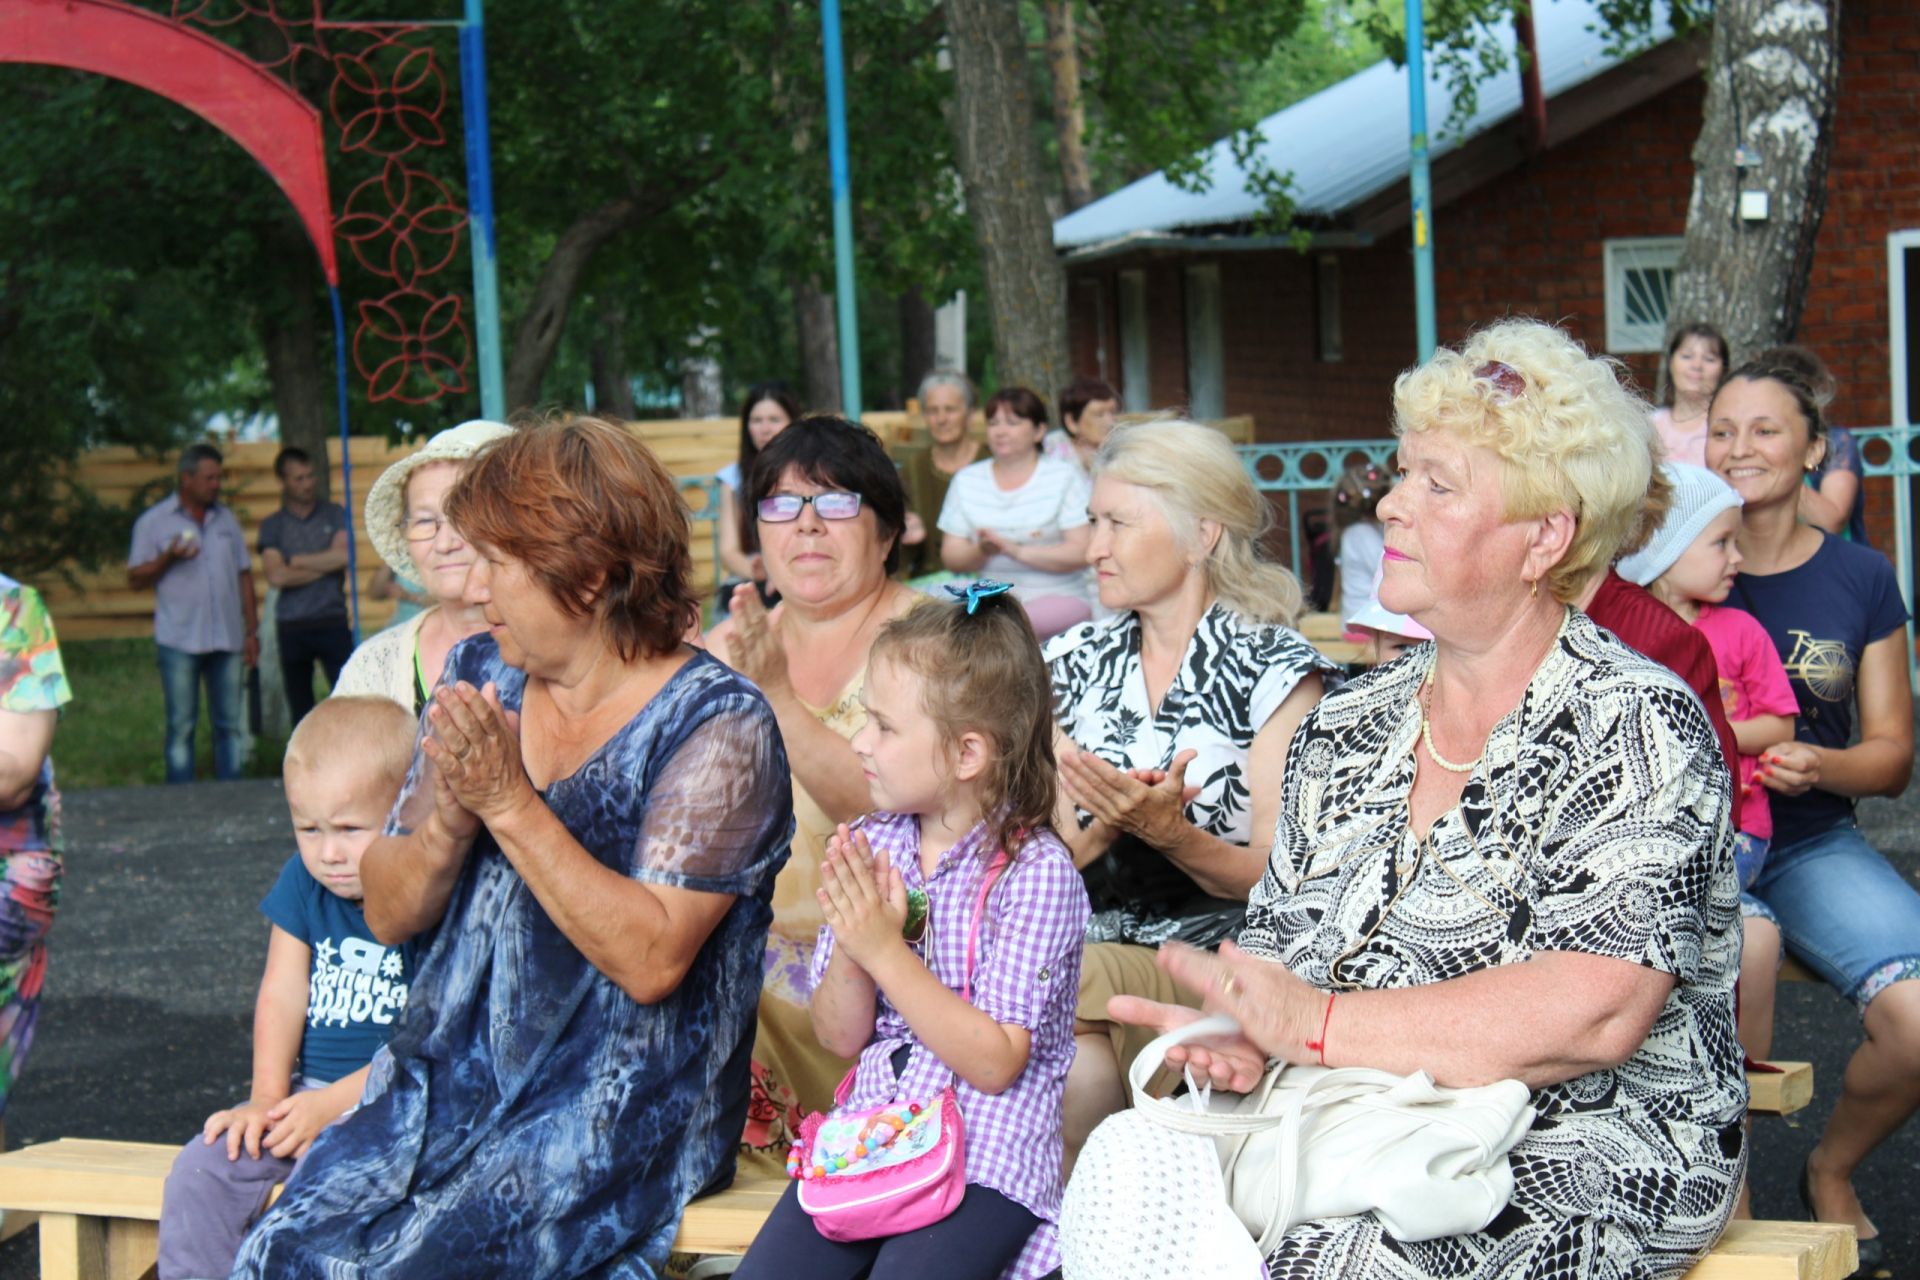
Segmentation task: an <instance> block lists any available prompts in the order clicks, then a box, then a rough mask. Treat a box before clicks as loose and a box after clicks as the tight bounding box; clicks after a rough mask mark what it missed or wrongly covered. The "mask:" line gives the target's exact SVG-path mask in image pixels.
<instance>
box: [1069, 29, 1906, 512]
mask: <svg viewBox="0 0 1920 1280" xmlns="http://www.w3.org/2000/svg"><path fill="white" fill-rule="evenodd" d="M1558 7H1560V6H1559V5H1555V6H1550V7H1547V8H1545V9H1543V10H1542V12H1543V13H1550V12H1552V10H1553V9H1554V8H1558ZM1842 14H1843V19H1842V21H1843V27H1842V32H1841V41H1840V43H1841V50H1842V69H1841V79H1840V96H1839V105H1838V108H1837V110H1836V113H1835V120H1834V135H1835V136H1834V146H1833V154H1832V160H1831V164H1830V167H1829V171H1828V195H1827V209H1826V215H1825V218H1824V220H1823V222H1822V224H1821V230H1820V235H1819V239H1818V242H1817V248H1816V257H1815V262H1814V267H1813V274H1812V278H1811V281H1810V284H1809V288H1808V293H1807V298H1806V305H1805V307H1804V309H1803V311H1802V315H1801V323H1800V330H1799V335H1798V337H1799V340H1800V341H1802V342H1804V343H1806V344H1807V345H1809V346H1811V347H1812V348H1813V349H1814V350H1816V351H1818V352H1819V353H1820V354H1821V355H1822V356H1823V357H1824V358H1825V359H1826V360H1827V361H1828V362H1829V364H1831V366H1832V367H1833V370H1834V373H1835V375H1836V376H1837V378H1838V380H1839V383H1840V393H1839V397H1838V399H1837V401H1836V403H1835V405H1834V420H1835V421H1838V422H1841V423H1853V424H1858V425H1863V426H1864V425H1871V426H1884V425H1887V424H1888V423H1890V422H1891V421H1892V412H1893V409H1892V405H1891V403H1890V394H1889V387H1890V382H1891V360H1892V357H1893V353H1892V352H1891V350H1890V335H1891V333H1892V331H1893V317H1892V315H1891V314H1890V305H1889V296H1888V284H1889V280H1888V277H1889V240H1888V237H1889V236H1890V235H1891V234H1893V233H1896V232H1900V231H1908V230H1912V231H1920V5H1915V4H1912V3H1910V2H1909V0H1872V2H1867V0H1862V2H1861V3H1855V4H1849V5H1847V6H1844V7H1843V9H1842ZM1552 35H1553V33H1551V32H1547V31H1544V30H1543V39H1544V38H1548V37H1550V36H1552ZM1545 52H1550V51H1543V59H1544V56H1545ZM1700 53H1701V46H1700V45H1699V43H1698V42H1697V41H1696V42H1693V43H1690V44H1689V43H1687V42H1681V41H1669V42H1668V43H1667V44H1666V45H1665V46H1663V47H1661V48H1660V49H1656V50H1654V51H1652V52H1649V53H1645V54H1642V55H1640V57H1638V58H1636V59H1633V60H1631V61H1627V62H1623V63H1620V64H1618V65H1616V66H1614V67H1613V68H1611V69H1610V70H1608V71H1606V72H1604V73H1603V74H1601V75H1598V76H1593V77H1591V78H1589V79H1587V80H1585V81H1583V82H1581V83H1578V84H1576V85H1574V86H1572V87H1570V88H1568V89H1567V90H1566V91H1564V92H1562V93H1557V94H1553V93H1552V90H1551V89H1550V90H1549V92H1550V94H1552V96H1551V97H1550V99H1549V103H1548V122H1549V133H1548V145H1547V147H1546V149H1544V150H1543V151H1541V152H1540V153H1538V154H1537V155H1534V156H1532V157H1530V158H1529V157H1526V156H1525V155H1524V154H1522V152H1521V147H1520V142H1519V138H1518V130H1519V124H1518V122H1517V121H1516V120H1513V119H1509V120H1506V121H1504V122H1500V123H1497V124H1495V125H1493V126H1492V127H1491V128H1489V129H1488V130H1487V131H1486V132H1485V133H1484V134H1483V135H1481V136H1479V137H1477V138H1474V139H1472V140H1471V141H1469V142H1466V143H1464V144H1463V145H1462V146H1460V147H1459V148H1457V149H1455V150H1454V151H1452V152H1451V153H1450V154H1448V155H1447V156H1445V157H1444V158H1442V159H1441V160H1439V161H1437V162H1436V164H1435V167H1434V186H1435V215H1434V227H1435V230H1434V244H1435V252H1434V257H1435V294H1436V301H1437V320H1438V326H1439V336H1440V340H1441V342H1443V343H1448V342H1453V341H1456V340H1458V339H1459V338H1461V337H1462V336H1463V335H1465V334H1466V333H1468V332H1469V331H1470V330H1472V329H1473V328H1474V327H1475V326H1478V325H1481V324H1485V323H1487V322H1488V321H1490V320H1494V319H1497V318H1499V317H1501V316H1505V315H1509V314H1515V315H1530V316H1535V317H1538V318H1541V319H1546V320H1552V321H1556V322H1559V323H1562V324H1564V325H1565V326H1566V327H1567V328H1568V329H1569V330H1570V331H1571V332H1573V333H1574V334H1575V335H1576V336H1577V337H1579V338H1580V339H1581V340H1582V341H1583V342H1585V343H1586V344H1587V345H1588V346H1589V347H1590V348H1592V349H1595V350H1615V351H1616V353H1618V354H1620V355H1621V358H1622V359H1624V360H1625V361H1626V362H1627V364H1628V365H1629V366H1630V367H1631V368H1632V369H1633V371H1634V374H1635V376H1636V378H1638V379H1639V380H1640V381H1641V383H1642V385H1643V387H1644V388H1645V389H1646V391H1647V393H1648V394H1649V395H1651V394H1652V390H1653V387H1654V379H1655V375H1656V370H1657V365H1658V356H1657V355H1656V354H1651V353H1646V352H1631V351H1622V350H1620V348H1619V346H1617V345H1615V344H1612V343H1610V342H1609V336H1610V335H1609V325H1608V261H1607V249H1608V245H1609V243H1610V242H1612V243H1613V244H1615V245H1616V246H1619V245H1620V244H1621V243H1622V242H1644V241H1646V240H1648V239H1649V238H1651V239H1655V240H1677V238H1678V237H1680V236H1681V235H1682V234H1683V233H1684V231H1685V226H1686V214H1687V203H1688V199H1689V196H1690V194H1691V189H1692V174H1693V165H1692V160H1691V158H1690V151H1691V149H1692V146H1693V141H1694V137H1695V134H1696V133H1697V132H1698V130H1699V126H1700V115H1701V108H1702V100H1703V96H1704V85H1703V83H1702V81H1701V78H1700V75H1699V73H1698V67H1699V59H1700ZM1330 92H1331V91H1330ZM1284 117H1285V113H1283V116H1282V117H1276V118H1275V119H1276V120H1281V119H1284ZM1403 118H1404V117H1403ZM1265 128H1267V129H1268V131H1269V132H1270V133H1271V130H1272V122H1270V123H1269V125H1268V126H1265ZM1401 168H1402V172H1404V164H1402V167H1401ZM1125 195H1127V193H1126V192H1122V193H1118V194H1117V196H1116V197H1110V199H1118V198H1119V197H1120V196H1125ZM1093 207H1096V206H1090V208H1093ZM1406 208H1407V205H1406V199H1405V196H1404V186H1403V185H1401V186H1396V187H1390V188H1387V189H1383V190H1381V191H1379V192H1378V193H1377V194H1375V195H1373V196H1371V197H1369V198H1367V199H1365V200H1362V201H1360V202H1357V203H1356V204H1353V205H1351V206H1349V207H1348V208H1346V209H1342V210H1336V211H1331V212H1332V214H1333V216H1331V217H1323V218H1322V219H1320V225H1323V226H1328V227H1330V228H1331V230H1330V231H1329V232H1328V233H1327V234H1325V235H1323V236H1322V238H1321V242H1320V243H1319V244H1317V245H1316V247H1315V248H1314V249H1312V250H1310V251H1308V252H1306V253H1302V252H1299V251H1297V250H1295V249H1293V248H1290V247H1287V246H1285V245H1276V244H1272V243H1271V242H1266V243H1263V242H1262V241H1260V240H1259V239H1258V238H1256V237H1252V236H1248V235H1244V234H1235V232H1237V231H1239V230H1241V229H1240V228H1227V227H1222V226H1213V227H1208V226H1188V227H1186V228H1184V229H1181V230H1180V231H1179V232H1178V233H1177V234H1172V233H1169V234H1157V235H1153V236H1150V237H1149V236H1146V235H1142V234H1138V233H1136V234H1135V235H1133V236H1131V237H1124V236H1123V237H1116V238H1114V239H1111V240H1109V241H1108V242H1107V243H1105V244H1100V245H1095V246H1090V247H1089V246H1082V247H1079V248H1076V249H1073V250H1070V251H1069V253H1068V261H1067V268H1068V277H1069V282H1070V283H1069V333H1070V336H1071V344H1072V354H1073V359H1074V362H1075V367H1076V368H1078V369H1082V370H1099V371H1103V372H1104V373H1105V375H1106V376H1107V377H1108V379H1109V381H1111V382H1113V383H1114V384H1115V385H1116V386H1117V387H1119V388H1121V391H1122V396H1123V399H1126V400H1128V401H1129V402H1130V407H1133V406H1137V405H1140V404H1146V403H1150V404H1152V405H1155V406H1168V405H1182V404H1188V403H1191V402H1194V401H1196V400H1201V399H1211V401H1212V403H1208V404H1205V405H1200V404H1196V405H1195V409H1196V412H1198V411H1201V410H1202V409H1203V408H1204V409H1207V410H1214V411H1218V412H1223V413H1226V414H1251V415H1252V416H1253V417H1254V419H1255V423H1256V428H1257V432H1258V438H1259V439H1261V440H1263V441H1285V440H1314V439H1322V440H1324V439H1350V438H1368V437H1378V436H1380V435H1383V434H1385V433H1386V432H1387V430H1388V427H1389V414H1390V407H1389V397H1390V393H1391V388H1392V382H1393V376H1394V374H1395V373H1397V372H1398V371H1399V370H1400V369H1402V368H1404V367H1406V366H1407V365H1408V364H1410V363H1412V361H1413V360H1414V357H1415V349H1414V348H1415V338H1414V310H1413V286H1412V270H1411V266H1410V262H1409V244H1410V241H1409V235H1408V231H1407V226H1406V221H1407V215H1406ZM1083 212H1084V211H1083ZM1062 225H1063V226H1065V225H1068V224H1065V223H1063V224H1062ZM1223 233H1225V234H1223ZM1912 261H1913V262H1914V267H1913V272H1914V283H1913V286H1912V289H1911V291H1910V300H1909V303H1908V306H1909V307H1910V308H1912V312H1913V314H1915V315H1916V316H1917V317H1920V249H1916V250H1915V251H1914V257H1913V259H1912ZM1129 291H1131V292H1132V293H1133V294H1134V295H1136V297H1135V298H1134V299H1133V300H1131V301H1130V300H1129V298H1128V296H1127V295H1128V293H1129ZM1141 294H1144V298H1143V299H1140V298H1139V297H1138V295H1141ZM1142 304H1144V305H1142ZM1197 308H1205V309H1206V310H1207V311H1208V312H1210V313H1217V319H1216V318H1213V316H1212V315H1208V316H1197V315H1196V314H1194V313H1195V311H1196V309H1197ZM1130 310H1131V314H1129V311H1130ZM1706 318H1707V319H1711V317H1706ZM1142 319H1144V326H1142V324H1141V323H1140V321H1141V320H1142ZM1913 328H1914V329H1920V325H1915V326H1913ZM1196 334H1197V335H1199V337H1200V341H1201V342H1202V343H1204V344H1206V346H1207V350H1206V351H1205V352H1202V353H1199V354H1200V356H1201V358H1200V359H1198V360H1196V359H1195V355H1196V351H1195V349H1194V339H1195V337H1196ZM1209 334H1213V335H1216V336H1212V337H1209V336H1207V335H1209ZM1129 341H1131V342H1132V343H1133V344H1134V348H1135V350H1134V354H1135V356H1136V357H1137V356H1138V354H1139V348H1140V347H1141V346H1142V345H1144V348H1145V354H1146V360H1145V361H1144V366H1145V369H1146V373H1147V377H1146V379H1145V381H1146V386H1145V388H1144V390H1143V389H1142V388H1141V387H1140V386H1139V385H1138V384H1139V382H1140V381H1141V380H1140V378H1139V377H1138V376H1137V374H1138V370H1139V369H1140V368H1141V365H1142V362H1141V361H1139V360H1138V359H1137V358H1136V359H1135V360H1133V361H1131V362H1130V361H1129V360H1128V359H1127V358H1126V357H1127V355H1128V352H1127V351H1126V350H1125V347H1126V344H1127V343H1128V342H1129ZM1916 348H1920V333H1914V334H1912V336H1911V337H1910V340H1909V347H1908V350H1907V351H1905V352H1902V353H1901V358H1902V359H1904V360H1907V361H1909V362H1910V365H1909V367H1914V368H1915V372H1916V375H1920V350H1916ZM1736 355H1737V353H1736ZM1130 373H1132V374H1135V375H1136V376H1135V377H1134V383H1135V385H1134V386H1133V387H1132V388H1131V389H1129V388H1128V386H1127V381H1128V375H1129V374H1130ZM1915 381H1917V382H1920V377H1916V379H1915ZM1916 395H1920V392H1916ZM1910 413H1911V416H1912V418H1913V419H1914V420H1920V404H1916V405H1914V406H1912V407H1911V409H1910ZM1889 493H1890V490H1889V488H1888V483H1887V482H1886V481H1873V482H1870V483H1869V485H1868V496H1869V515H1870V520H1871V522H1872V523H1873V525H1875V526H1876V528H1875V541H1876V542H1877V543H1878V544H1879V545H1881V546H1887V545H1890V544H1889V542H1888V541H1887V540H1886V539H1887V538H1888V537H1889V536H1890V531H1889V528H1888V525H1887V521H1888V519H1889V510H1890V499H1889V496H1888V495H1889Z"/></svg>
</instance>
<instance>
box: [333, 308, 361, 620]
mask: <svg viewBox="0 0 1920 1280" xmlns="http://www.w3.org/2000/svg"><path fill="white" fill-rule="evenodd" d="M327 296H328V297H330V298H331V299H333V375H334V381H335V383H336V384H337V386H336V395H337V398H338V400H339V401H340V506H341V507H342V509H344V510H345V511H346V513H347V591H348V593H349V594H350V595H351V596H352V598H353V642H354V643H355V644H359V643H360V557H359V555H358V554H357V550H356V548H355V546H354V532H353V428H352V425H351V415H349V414H348V412H347V317H346V315H345V313H344V312H342V311H341V309H340V286H339V285H336V284H330V285H328V286H327Z"/></svg>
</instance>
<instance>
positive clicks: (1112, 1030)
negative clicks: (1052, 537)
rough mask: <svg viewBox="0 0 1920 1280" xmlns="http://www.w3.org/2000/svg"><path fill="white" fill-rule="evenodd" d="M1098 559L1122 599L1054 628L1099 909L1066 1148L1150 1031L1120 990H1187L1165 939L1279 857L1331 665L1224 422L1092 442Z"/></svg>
mask: <svg viewBox="0 0 1920 1280" xmlns="http://www.w3.org/2000/svg"><path fill="white" fill-rule="evenodd" d="M1088 511H1089V513H1090V515H1091V516H1092V524H1091V526H1090V529H1091V536H1090V539H1089V542H1088V546H1087V559H1088V562H1089V563H1090V564H1091V566H1092V569H1093V573H1094V578H1095V581H1096V583H1097V585H1098V590H1099V599H1100V603H1101V605H1102V606H1104V607H1105V608H1107V609H1110V610H1113V611H1114V616H1112V617H1110V618H1107V619H1105V620H1103V621H1100V622H1093V623H1089V624H1087V625H1084V626H1080V627H1076V628H1074V629H1073V630H1071V631H1068V632H1066V633H1064V634H1062V635H1060V636H1058V637H1056V638H1055V639H1054V640H1053V641H1052V643H1050V644H1049V645H1048V646H1047V650H1046V654H1047V661H1048V665H1049V667H1050V669H1051V671H1052V675H1053V688H1054V711H1055V714H1056V715H1057V716H1058V718H1059V724H1060V729H1061V737H1060V739H1058V740H1057V741H1056V742H1055V754H1056V756H1057V758H1058V760H1059V767H1060V783H1061V787H1060V790H1061V796H1062V812H1061V813H1060V815H1059V817H1058V819H1057V820H1056V824H1055V825H1056V828H1057V829H1058V830H1059V831H1060V833H1061V835H1062V837H1063V838H1064V839H1066V840H1067V843H1068V846H1069V847H1070V848H1071V849H1072V850H1073V853H1074V861H1075V863H1076V864H1077V865H1078V866H1080V867H1081V868H1082V870H1083V871H1084V873H1085V874H1086V878H1087V887H1088V892H1089V894H1090V896H1091V897H1092V899H1093V908H1094V919H1093V922H1092V924H1091V926H1090V927H1089V929H1088V932H1087V942H1088V945H1087V949H1086V953H1085V956H1084V958H1083V961H1082V965H1081V982H1080V1000H1079V1006H1078V1010H1077V1015H1076V1017H1077V1022H1076V1025H1075V1035H1076V1039H1077V1041H1078V1051H1077V1053H1076V1055H1075V1058H1074V1063H1073V1068H1072V1070H1071V1072H1070V1073H1069V1075H1068V1077H1067V1097H1066V1117H1065V1119H1066V1138H1067V1148H1068V1157H1069V1160H1071V1158H1072V1156H1073V1154H1075V1153H1077V1152H1078V1150H1079V1147H1080V1144H1081V1143H1082V1142H1084V1141H1085V1139H1086V1136H1087V1134H1088V1133H1090V1132H1091V1131H1092V1129H1093V1127H1094V1125H1096V1124H1098V1123H1099V1122H1100V1121H1101V1120H1102V1119H1104V1118H1105V1117H1106V1116H1108V1115H1110V1114H1112V1113H1113V1112H1115V1111H1118V1110H1119V1109H1121V1108H1122V1107H1124V1106H1125V1105H1126V1090H1125V1077H1124V1074H1123V1070H1124V1067H1125V1066H1126V1064H1127V1063H1128V1062H1130V1061H1131V1059H1132V1058H1133V1056H1134V1055H1135V1054H1137V1053H1138V1052H1139V1050H1140V1048H1141V1047H1142V1046H1143V1045H1145V1043H1146V1041H1147V1040H1148V1039H1150V1038H1151V1037H1149V1036H1144V1035H1140V1034H1137V1033H1130V1032H1129V1030H1128V1028H1126V1027H1124V1026H1122V1025H1121V1024H1119V1023H1116V1022H1114V1021H1113V1020H1112V1019H1111V1018H1110V1017H1109V1016H1108V1014H1107V1001H1108V999H1109V998H1111V997H1113V996H1116V995H1134V996H1147V995H1149V993H1158V994H1154V995H1151V996H1150V998H1152V999H1158V1000H1180V999H1188V998H1189V997H1184V996H1183V995H1182V994H1181V993H1180V992H1179V991H1178V989H1177V988H1176V987H1175V986H1174V984H1173V983H1172V981H1171V979H1170V978H1168V977H1167V975H1166V974H1165V972H1164V971H1163V970H1161V969H1159V968H1158V967H1157V966H1156V965H1155V963H1154V957H1155V952H1156V951H1157V949H1158V948H1159V946H1160V945H1161V944H1162V943H1164V942H1167V941H1169V940H1174V939H1177V940H1179V941H1182V942H1186V943H1189V944H1191V945H1195V946H1213V945H1217V944H1218V943H1219V942H1220V941H1221V940H1222V939H1224V938H1227V937H1230V936H1231V935H1232V934H1233V932H1234V931H1235V930H1237V929H1238V927H1239V925H1240V921H1241V920H1242V918H1243V917H1244V913H1245V910H1246V903H1247V896H1248V894H1249V893H1250V892H1251V891H1252V889H1253V886H1254V885H1255V883H1257V882H1258V880H1259V878H1260V875H1261V873H1262V871H1263V870H1264V869H1265V867H1266V862H1267V846H1268V843H1269V842H1270V841H1271V839H1272V836H1273V829H1274V823H1275V820H1276V819H1277V817H1278V815H1279V798H1280V775H1281V769H1282V766H1283V765H1284V764H1285V763H1286V756H1287V745H1288V743H1289V742H1290V741H1291V740H1292V737H1293V731H1294V728H1295V726H1297V725H1298V724H1299V723H1300V720H1301V718H1302V717H1303V716H1305V715H1306V713H1307V711H1308V710H1309V709H1310V708H1312V706H1313V705H1314V704H1315V703H1316V702H1318V701H1319V699H1320V695H1321V693H1322V692H1323V689H1324V687H1325V685H1324V683H1323V679H1324V677H1326V676H1329V675H1331V674H1332V673H1333V672H1334V667H1333V665H1332V664H1331V663H1329V662H1328V661H1327V660H1326V659H1325V658H1323V657H1321V655H1320V654H1319V652H1318V651H1317V650H1315V649H1314V647H1313V646H1312V645H1311V644H1309V643H1308V642H1307V640H1306V639H1305V638H1304V637H1303V636H1301V635H1300V633H1299V632H1297V631H1295V630H1294V629H1293V626H1292V624H1293V621H1294V619H1295V616H1296V615H1297V613H1298V612H1299V609H1300V584H1299V583H1298V582H1297V581H1295V579H1294V577H1293V575H1292V574H1291V573H1289V572H1287V570H1286V569H1284V568H1282V567H1280V566H1279V565H1275V564H1271V563H1268V562H1266V561H1265V560H1263V559H1262V558H1261V556H1260V552H1259V542H1260V536H1261V534H1262V533H1263V532H1265V530H1266V528H1267V522H1268V519H1269V513H1268V507H1267V504H1266V501H1265V499H1264V498H1262V496H1261V494H1260V492H1259V490H1257V489H1256V488H1255V487H1254V485H1253V481H1252V480H1251V479H1250V478H1249V477H1248V475H1247V473H1246V470H1245V468H1243V467H1242V466H1241V464H1240V459H1239V457H1238V455H1236V454H1235V452H1234V450H1233V446H1232V445H1231V444H1230V443H1228V441H1227V438H1226V437H1225V436H1223V435H1221V434H1220V433H1219V432H1218V431H1215V430H1213V429H1212V428H1211V427H1205V426H1201V425H1198V424H1196V423H1192V422H1183V421H1174V420H1162V421H1150V422H1138V423H1130V424H1127V425H1125V426H1120V427H1116V428H1115V429H1114V431H1113V433H1112V434H1111V435H1110V436H1109V437H1108V438H1107V441H1106V443H1105V444H1104V445H1102V446H1101V448H1100V451H1099V452H1098V453H1097V454H1096V455H1095V456H1094V460H1093V492H1092V495H1091V498H1090V500H1089V502H1088Z"/></svg>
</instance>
